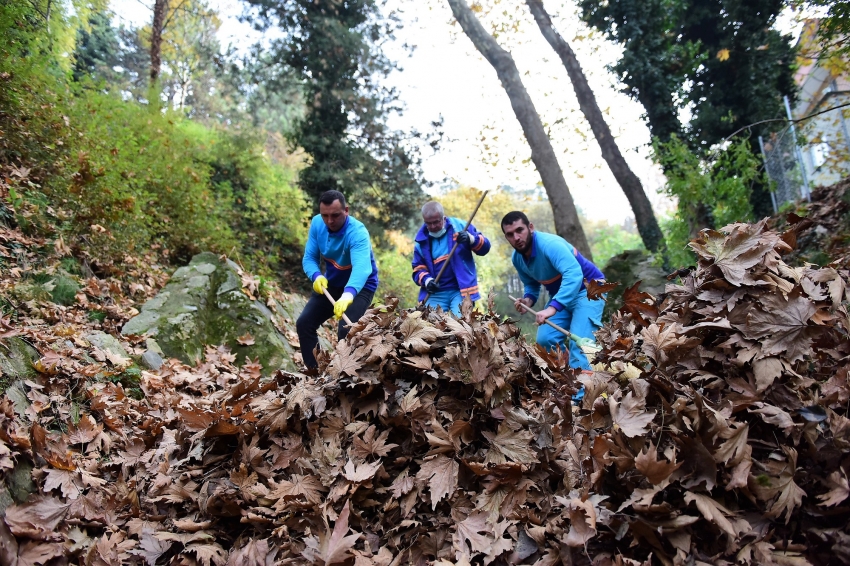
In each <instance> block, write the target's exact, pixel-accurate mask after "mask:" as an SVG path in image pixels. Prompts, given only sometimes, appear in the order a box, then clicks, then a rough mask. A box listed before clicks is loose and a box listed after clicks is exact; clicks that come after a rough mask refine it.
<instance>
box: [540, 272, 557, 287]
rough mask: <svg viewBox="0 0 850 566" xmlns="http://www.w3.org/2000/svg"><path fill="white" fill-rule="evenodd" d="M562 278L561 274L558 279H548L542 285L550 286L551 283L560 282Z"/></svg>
mask: <svg viewBox="0 0 850 566" xmlns="http://www.w3.org/2000/svg"><path fill="white" fill-rule="evenodd" d="M561 277H562V276H561V274H560V273H559V274H558V275H557V276H556V277H553V278H552V279H547V280H546V281H541V282H540V283H542V284H543V285H548V284H549V283H554V282H555V281H557V280H558V279H560V278H561Z"/></svg>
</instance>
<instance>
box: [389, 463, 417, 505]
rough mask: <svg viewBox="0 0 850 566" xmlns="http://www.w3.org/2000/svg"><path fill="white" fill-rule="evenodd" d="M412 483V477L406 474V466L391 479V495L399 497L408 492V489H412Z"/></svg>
mask: <svg viewBox="0 0 850 566" xmlns="http://www.w3.org/2000/svg"><path fill="white" fill-rule="evenodd" d="M414 485H415V481H414V479H413V478H412V477H410V476H409V475H407V468H405V469H404V471H403V472H402V473H400V474H399V475H398V476H396V479H394V480H393V483H392V485H390V490H391V491H392V494H393V497H395V498H396V499H399V498H400V497H401V496H402V495H407V494H408V493H410V490H411V489H413V487H414Z"/></svg>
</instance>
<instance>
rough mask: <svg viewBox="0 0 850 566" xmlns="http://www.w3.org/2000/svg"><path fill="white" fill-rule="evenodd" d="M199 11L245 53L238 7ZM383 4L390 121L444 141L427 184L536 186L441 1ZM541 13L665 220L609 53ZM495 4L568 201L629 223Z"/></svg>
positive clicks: (133, 3)
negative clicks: (394, 99)
mask: <svg viewBox="0 0 850 566" xmlns="http://www.w3.org/2000/svg"><path fill="white" fill-rule="evenodd" d="M150 4H152V2H150V0H112V8H113V10H114V11H115V12H116V14H118V16H119V18H122V19H124V20H125V21H128V22H130V23H133V24H135V25H141V24H145V23H147V22H148V21H149V19H150V18H151V11H150V7H149V6H150ZM210 4H211V6H212V7H214V8H217V9H218V11H219V13H220V16H221V19H222V21H223V25H222V27H221V30H220V39H221V42H222V44H223V45H228V44H233V45H235V46H237V47H240V46H245V47H247V46H248V45H250V44H251V43H253V42H254V41H256V39H257V34H256V32H254V31H253V30H251V27H250V26H249V25H248V24H243V23H240V22H239V21H238V20H237V17H238V15H239V14H240V13H241V12H242V9H243V4H242V3H241V2H240V1H238V0H210ZM389 7H390V8H397V9H400V10H401V11H402V15H403V21H404V25H403V27H402V29H401V30H400V31H399V32H398V33H397V40H396V42H395V44H394V45H390V46H389V48H388V55H390V56H391V57H392V58H393V59H395V60H397V61H398V62H399V63H400V65H401V67H402V70H401V71H400V72H396V73H394V74H393V75H392V76H391V77H390V79H389V81H390V84H391V85H392V86H395V87H396V88H397V89H398V92H399V95H400V99H401V101H402V103H403V104H404V105H405V112H404V114H403V115H402V116H400V117H394V118H393V119H392V120H391V122H390V124H391V126H392V127H394V128H397V129H401V130H408V129H410V128H418V129H420V130H423V131H424V130H427V129H428V127H429V124H430V122H431V121H432V120H435V119H437V118H438V117H439V116H442V117H443V119H444V124H443V127H444V132H445V134H446V138H447V140H450V141H446V142H444V143H443V145H442V146H441V148H440V151H439V152H438V153H436V154H435V155H430V154H429V155H428V156H427V159H426V161H425V164H424V169H425V174H426V177H427V178H428V179H429V180H431V181H434V182H435V183H437V186H439V185H440V184H441V183H442V181H443V180H449V181H454V182H458V183H462V184H467V185H472V186H475V187H477V188H479V189H482V190H483V189H491V190H495V189H498V187H500V186H502V185H511V186H514V187H517V188H523V189H527V188H531V187H535V186H536V185H537V184H538V183H539V176H538V175H537V173H536V171H535V170H534V167H533V165H532V164H531V163H530V161H528V158H529V156H530V155H531V152H530V149H529V148H528V145H527V143H526V141H525V138H524V136H523V134H522V130H521V129H520V126H519V123H518V122H517V120H516V118H515V116H514V114H513V111H512V109H511V106H510V102H509V100H508V97H507V95H506V94H505V92H504V90H503V89H502V87H501V84H500V83H499V80H498V78H497V77H496V73H495V71H494V70H493V68H492V67H491V66H490V65H489V63H487V61H486V60H484V59H483V58H482V57H481V56H480V55H479V54H478V52H477V51H476V50H475V48H474V47H473V45H472V43H471V42H470V41H469V39H468V38H467V37H466V36H465V35H463V33H462V30H460V26H458V25H457V24H454V22H453V18H452V14H451V10H450V8H449V7H448V4H447V3H446V2H445V1H443V0H389ZM546 7H547V9H548V11H549V12H550V14H551V15H552V17H553V20H554V21H555V25H556V27H557V28H558V30H559V31H560V32H561V35H562V36H564V37H565V38H566V39H567V41H569V42H570V43H571V45H572V47H573V49H574V50H575V51H576V53H577V56H578V59H579V62H580V63H581V64H582V67H583V68H584V71H585V74H586V75H587V76H588V80H589V82H590V86H591V88H592V89H593V91H594V93H595V94H596V97H597V101H598V104H599V107H600V108H601V109H602V110H603V112H605V117H606V120H607V121H608V125H609V127H610V128H611V130H612V132H613V134H614V136H615V138H616V139H617V142H618V144H619V146H620V150H621V151H622V152H623V154H624V155H625V157H626V160H627V161H628V162H629V165H630V166H631V167H632V169H633V171H634V172H635V174H637V176H638V177H639V178H640V179H641V181H642V182H643V185H644V189H645V191H646V193H647V195H648V196H649V198H650V201H652V203H653V206H654V208H655V210H656V213H664V212H665V211H666V210H668V209H669V207H670V206H671V203H670V202H669V201H668V200H667V199H666V197H663V196H662V195H659V194H658V192H657V191H658V189H659V188H660V187H661V186H662V185H663V182H664V179H663V176H662V175H661V172H660V169H659V168H658V167H657V166H655V165H654V164H653V163H652V162H651V161H650V159H649V141H650V136H649V130H648V128H647V126H646V123H645V122H644V121H643V120H642V119H641V114H642V113H643V107H642V106H640V105H639V104H638V103H636V102H634V101H632V100H630V99H629V98H628V97H627V96H626V95H624V94H622V93H620V92H619V88H620V86H619V85H618V83H617V81H616V78H615V77H613V76H612V75H611V73H609V72H608V71H607V70H606V68H605V67H606V65H608V64H612V63H614V62H615V61H616V60H617V58H618V56H619V48H618V47H617V46H616V45H613V44H611V43H609V42H607V41H605V40H604V39H602V38H601V37H600V36H598V35H594V34H593V33H591V32H590V31H589V30H588V28H587V27H586V26H584V24H582V23H581V22H580V20H579V18H578V16H577V15H576V12H575V8H574V7H573V4H572V3H570V2H562V1H560V0H548V1H547V2H546ZM499 8H500V10H499V11H501V10H502V9H507V10H511V13H510V14H509V16H508V17H510V18H513V19H515V20H516V21H518V22H519V27H518V29H517V30H516V31H513V32H511V33H510V34H504V35H501V36H500V37H499V41H500V43H501V44H502V45H503V46H504V47H506V48H508V49H509V50H510V51H511V52H512V54H513V56H514V59H515V61H516V64H517V66H518V67H519V69H520V73H522V74H523V82H524V84H525V86H526V88H527V89H528V91H529V93H530V95H531V98H532V100H533V101H534V104H535V106H536V108H537V111H538V113H539V114H540V116H541V119H542V120H543V123H544V125H547V127H549V128H550V138H551V140H552V144H553V146H554V148H555V151H556V153H557V154H558V156H559V160H560V164H561V168H562V170H563V172H564V176H565V178H566V181H567V184H568V186H569V187H570V191H571V192H572V194H573V198H574V200H575V202H576V205H577V206H578V207H579V208H580V209H581V210H582V211H583V213H584V214H585V215H586V216H587V217H588V218H590V219H593V220H607V221H608V222H610V223H612V224H618V223H621V222H623V221H624V220H626V219H628V218H630V217H632V216H633V215H632V212H631V209H630V207H629V204H628V201H627V200H626V197H625V196H624V195H623V193H622V191H621V190H620V188H619V186H618V185H617V183H616V181H615V180H614V178H613V176H612V175H611V173H610V171H609V170H608V167H607V165H606V164H605V161H604V160H603V159H602V156H601V153H600V150H599V147H598V145H597V144H596V142H595V140H594V139H593V135H592V133H591V131H590V127H589V125H588V124H587V122H586V120H585V119H584V116H583V115H582V114H581V112H580V110H579V107H578V103H577V102H576V99H575V95H574V93H573V90H572V86H571V83H570V81H569V79H568V76H567V72H566V70H565V69H564V67H563V65H562V64H561V62H560V59H559V58H558V57H557V55H556V54H555V52H554V51H553V50H552V49H551V47H549V44H548V43H547V42H546V41H545V39H544V38H543V36H542V35H541V34H540V31H539V29H538V28H537V26H536V24H535V23H534V20H533V18H532V17H531V15H530V14H529V13H528V10H527V8H526V6H525V2H524V1H523V0H503V1H502V3H501V5H500V6H499ZM507 41H509V42H510V44H509V45H506V42H507ZM403 43H408V44H412V45H415V46H416V49H415V50H414V52H413V54H412V56H410V57H408V56H407V54H406V53H405V52H404V51H403V49H402V48H401V45H402V44H403ZM482 137H483V138H484V139H483V140H482Z"/></svg>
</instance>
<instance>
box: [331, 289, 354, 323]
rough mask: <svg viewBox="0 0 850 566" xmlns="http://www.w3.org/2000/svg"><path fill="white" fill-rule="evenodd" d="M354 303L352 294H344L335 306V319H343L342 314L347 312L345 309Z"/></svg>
mask: <svg viewBox="0 0 850 566" xmlns="http://www.w3.org/2000/svg"><path fill="white" fill-rule="evenodd" d="M353 302H354V295H352V294H351V293H343V294H342V296H341V297H340V298H339V299H337V302H336V304H335V305H334V318H336V319H337V320H339V319H341V318H342V314H343V313H344V312H345V309H347V308H348V307H350V306H351V303H353Z"/></svg>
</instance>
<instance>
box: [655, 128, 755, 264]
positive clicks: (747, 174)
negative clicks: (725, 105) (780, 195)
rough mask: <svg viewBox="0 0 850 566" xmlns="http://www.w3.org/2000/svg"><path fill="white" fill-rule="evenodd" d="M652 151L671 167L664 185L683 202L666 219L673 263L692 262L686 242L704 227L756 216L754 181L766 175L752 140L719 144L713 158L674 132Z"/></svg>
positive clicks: (667, 192) (664, 223) (662, 162)
mask: <svg viewBox="0 0 850 566" xmlns="http://www.w3.org/2000/svg"><path fill="white" fill-rule="evenodd" d="M653 152H654V159H655V160H656V161H657V162H658V163H660V164H661V165H662V167H664V170H665V171H666V176H667V184H666V186H665V187H664V191H665V193H666V194H667V195H668V196H670V197H671V198H675V199H676V200H677V202H678V207H677V210H676V213H675V215H674V216H673V217H672V218H669V219H666V220H662V222H661V224H662V228H663V229H664V231H665V234H666V238H667V242H668V245H669V248H670V250H669V252H670V257H669V260H670V263H671V265H672V266H673V267H682V266H686V265H691V264H692V263H693V261H694V257H693V255H692V253H691V252H690V250H689V249H688V248H687V247H686V246H687V243H688V242H689V241H690V240H691V239H692V238H694V237H696V235H697V232H698V231H699V229H700V228H722V227H723V226H726V225H727V224H731V223H734V222H746V221H750V220H752V217H753V210H752V207H751V205H750V195H751V192H752V186H753V184H755V183H765V179H764V178H763V175H764V173H763V172H762V171H761V162H760V161H759V160H758V159H757V158H756V157H755V156H754V155H753V154H752V153H751V152H750V144H749V140H747V139H745V138H738V139H735V140H733V141H732V142H730V143H729V144H728V145H727V146H726V147H725V148H722V149H717V150H716V151H715V153H714V154H713V155H712V160H711V161H706V160H703V159H701V158H700V157H699V156H698V155H697V154H695V153H694V152H693V151H692V150H691V149H689V148H688V146H687V145H686V144H685V142H683V141H682V140H680V139H679V138H678V137H677V136H675V135H674V136H671V138H670V141H668V142H667V143H660V142H656V143H655V145H654V148H653Z"/></svg>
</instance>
